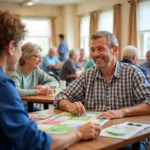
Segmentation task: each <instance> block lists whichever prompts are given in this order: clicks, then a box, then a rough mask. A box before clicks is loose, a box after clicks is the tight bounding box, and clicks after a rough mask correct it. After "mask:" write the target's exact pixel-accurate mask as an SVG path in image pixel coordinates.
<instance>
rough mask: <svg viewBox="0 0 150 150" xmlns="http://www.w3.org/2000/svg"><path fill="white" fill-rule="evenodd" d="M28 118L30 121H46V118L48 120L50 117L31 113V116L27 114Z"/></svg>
mask: <svg viewBox="0 0 150 150" xmlns="http://www.w3.org/2000/svg"><path fill="white" fill-rule="evenodd" d="M29 116H30V118H31V119H33V120H34V119H35V120H36V119H46V118H49V117H51V115H50V114H38V113H35V114H34V113H31V114H29Z"/></svg>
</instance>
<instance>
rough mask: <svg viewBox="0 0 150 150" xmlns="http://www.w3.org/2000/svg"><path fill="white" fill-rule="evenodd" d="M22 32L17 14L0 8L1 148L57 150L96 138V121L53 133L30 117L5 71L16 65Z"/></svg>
mask: <svg viewBox="0 0 150 150" xmlns="http://www.w3.org/2000/svg"><path fill="white" fill-rule="evenodd" d="M25 32H26V31H25V25H24V24H23V23H21V21H20V19H19V18H18V17H17V16H15V15H12V14H10V13H9V12H7V11H0V34H1V36H0V97H1V98H0V116H1V117H0V133H1V134H0V149H1V150H60V149H65V148H67V147H68V146H70V145H71V144H74V143H75V142H78V141H80V140H88V139H95V138H96V137H97V136H99V134H100V130H101V129H100V126H99V124H96V123H87V124H85V125H83V126H81V127H79V128H78V129H75V130H72V131H70V132H67V133H64V134H57V135H55V134H47V133H45V132H43V131H41V130H39V129H38V127H37V125H36V123H35V121H32V120H30V118H29V115H28V113H27V112H26V111H25V109H24V105H23V103H22V100H21V98H20V96H19V94H18V92H17V90H16V88H15V84H14V82H13V80H12V79H10V78H9V77H7V76H6V75H5V72H6V71H14V70H15V69H16V67H17V63H18V60H19V58H20V56H21V53H22V52H21V45H22V41H23V39H24V36H25ZM35 56H37V55H35ZM35 58H36V59H39V58H38V57H35ZM26 63H27V62H26Z"/></svg>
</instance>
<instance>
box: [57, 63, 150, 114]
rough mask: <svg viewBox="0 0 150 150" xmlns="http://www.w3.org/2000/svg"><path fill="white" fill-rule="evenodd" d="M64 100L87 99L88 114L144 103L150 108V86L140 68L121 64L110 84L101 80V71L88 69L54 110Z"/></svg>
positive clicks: (64, 94) (59, 95)
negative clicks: (90, 111) (91, 111)
mask: <svg viewBox="0 0 150 150" xmlns="http://www.w3.org/2000/svg"><path fill="white" fill-rule="evenodd" d="M63 99H67V100H69V101H70V102H75V101H81V100H83V99H85V101H84V105H85V108H86V109H88V110H101V111H107V110H116V109H120V108H124V107H130V106H135V105H137V104H139V103H142V102H144V103H147V104H150V84H149V83H148V82H147V80H146V79H145V77H144V75H143V73H142V72H141V71H140V70H139V68H137V67H136V66H132V65H130V64H123V63H120V62H117V63H116V68H115V72H114V75H113V77H112V79H111V81H110V82H109V83H108V82H106V81H105V80H104V78H103V77H102V76H101V72H100V69H99V68H97V67H94V68H91V69H88V70H86V71H84V72H83V73H82V75H81V76H80V77H78V78H77V79H76V80H75V81H73V82H72V83H71V84H70V85H69V86H67V88H66V89H64V90H63V91H62V92H60V93H59V94H58V95H57V96H56V98H55V101H54V106H55V107H57V108H58V103H59V101H60V100H63Z"/></svg>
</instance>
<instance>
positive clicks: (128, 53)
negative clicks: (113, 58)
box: [121, 45, 149, 82]
mask: <svg viewBox="0 0 150 150" xmlns="http://www.w3.org/2000/svg"><path fill="white" fill-rule="evenodd" d="M137 59H138V49H137V48H136V47H134V46H132V45H128V46H126V47H124V49H123V60H122V61H121V62H122V63H128V64H131V65H134V66H136V62H137ZM138 68H139V69H140V70H141V71H142V72H143V74H144V76H145V78H146V79H147V81H148V74H147V71H146V70H145V69H143V68H142V67H138ZM148 82H149V81H148Z"/></svg>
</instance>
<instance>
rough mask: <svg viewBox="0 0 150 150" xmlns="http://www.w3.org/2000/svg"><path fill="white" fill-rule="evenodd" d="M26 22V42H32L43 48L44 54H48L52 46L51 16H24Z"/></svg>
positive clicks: (23, 19)
mask: <svg viewBox="0 0 150 150" xmlns="http://www.w3.org/2000/svg"><path fill="white" fill-rule="evenodd" d="M22 21H23V23H25V24H26V29H27V35H26V37H25V40H24V43H26V42H32V43H35V44H37V45H39V46H40V47H41V48H42V55H46V54H47V53H48V50H49V46H50V37H51V32H50V31H51V23H50V21H49V18H29V17H23V18H22Z"/></svg>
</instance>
